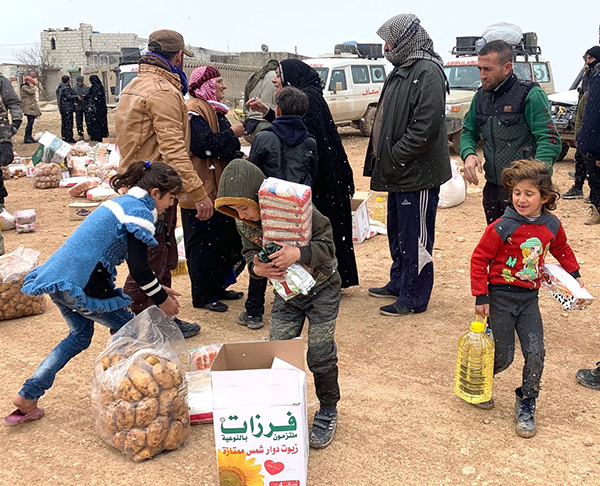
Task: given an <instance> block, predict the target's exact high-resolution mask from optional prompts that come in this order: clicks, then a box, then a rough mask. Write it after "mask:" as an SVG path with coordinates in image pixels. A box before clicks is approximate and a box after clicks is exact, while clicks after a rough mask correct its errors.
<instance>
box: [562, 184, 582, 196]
mask: <svg viewBox="0 0 600 486" xmlns="http://www.w3.org/2000/svg"><path fill="white" fill-rule="evenodd" d="M561 197H562V198H563V199H583V190H582V189H577V188H576V187H575V186H573V187H571V189H569V190H568V191H567V192H565V193H564V194H563V195H562V196H561Z"/></svg>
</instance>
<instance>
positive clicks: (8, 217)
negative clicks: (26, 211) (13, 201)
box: [0, 208, 15, 231]
mask: <svg viewBox="0 0 600 486" xmlns="http://www.w3.org/2000/svg"><path fill="white" fill-rule="evenodd" d="M11 229H15V217H14V216H13V215H12V214H10V213H9V212H8V211H7V210H6V208H5V209H3V210H2V212H1V213H0V230H1V231H8V230H11Z"/></svg>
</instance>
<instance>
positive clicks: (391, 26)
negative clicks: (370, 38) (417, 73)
mask: <svg viewBox="0 0 600 486" xmlns="http://www.w3.org/2000/svg"><path fill="white" fill-rule="evenodd" d="M377 35H378V36H379V37H381V38H382V39H383V40H384V41H385V42H386V43H388V44H391V45H392V46H394V48H393V49H392V51H390V52H386V53H385V57H386V59H387V60H388V61H390V62H391V63H392V64H393V65H394V66H401V65H402V64H404V63H405V62H406V61H408V60H410V59H429V60H430V61H433V62H435V63H437V64H439V65H440V66H443V65H444V61H443V60H442V58H441V57H440V55H439V54H438V53H437V52H435V51H434V50H433V41H432V40H431V37H429V34H428V33H427V31H426V30H425V29H424V28H423V27H421V21H420V20H419V18H418V17H417V16H416V15H413V14H400V15H396V16H395V17H392V18H391V19H389V20H388V21H387V22H385V23H384V24H383V25H382V26H381V27H379V29H378V30H377Z"/></svg>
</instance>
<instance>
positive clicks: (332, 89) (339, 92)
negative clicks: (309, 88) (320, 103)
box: [325, 66, 351, 123]
mask: <svg viewBox="0 0 600 486" xmlns="http://www.w3.org/2000/svg"><path fill="white" fill-rule="evenodd" d="M349 74H350V70H349V66H336V67H333V68H332V69H331V74H330V76H329V83H328V85H327V86H326V87H325V89H326V96H325V99H326V100H327V104H328V105H329V109H330V110H331V114H332V115H333V120H334V121H335V122H336V123H342V122H348V121H351V118H349V116H350V110H349V106H350V104H351V103H350V92H349V91H348V78H349Z"/></svg>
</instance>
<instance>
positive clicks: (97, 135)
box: [85, 74, 108, 142]
mask: <svg viewBox="0 0 600 486" xmlns="http://www.w3.org/2000/svg"><path fill="white" fill-rule="evenodd" d="M90 83H91V86H90V90H89V92H88V94H87V95H85V100H86V101H87V117H86V122H87V129H88V134H89V136H90V139H91V140H92V141H94V142H102V139H103V138H105V137H108V120H107V118H106V95H105V94H104V86H102V83H101V82H100V78H99V77H98V76H96V75H95V74H92V75H91V76H90Z"/></svg>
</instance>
